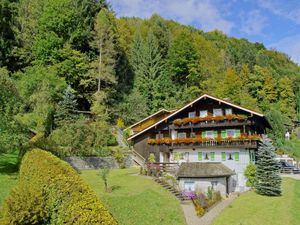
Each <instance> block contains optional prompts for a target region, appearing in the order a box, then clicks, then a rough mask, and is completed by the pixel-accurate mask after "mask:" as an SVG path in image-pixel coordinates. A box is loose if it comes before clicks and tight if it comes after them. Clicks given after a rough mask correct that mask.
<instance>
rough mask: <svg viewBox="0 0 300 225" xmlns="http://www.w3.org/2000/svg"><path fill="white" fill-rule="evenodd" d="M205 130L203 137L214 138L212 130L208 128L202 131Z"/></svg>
mask: <svg viewBox="0 0 300 225" xmlns="http://www.w3.org/2000/svg"><path fill="white" fill-rule="evenodd" d="M204 132H205V137H206V138H214V137H215V133H214V131H213V130H209V131H204Z"/></svg>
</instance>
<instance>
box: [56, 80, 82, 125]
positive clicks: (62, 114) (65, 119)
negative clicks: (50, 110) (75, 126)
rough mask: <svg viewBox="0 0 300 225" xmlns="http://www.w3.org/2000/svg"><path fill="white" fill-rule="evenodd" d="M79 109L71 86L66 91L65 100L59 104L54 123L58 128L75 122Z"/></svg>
mask: <svg viewBox="0 0 300 225" xmlns="http://www.w3.org/2000/svg"><path fill="white" fill-rule="evenodd" d="M76 107H77V102H76V99H75V95H74V94H73V93H72V88H71V87H70V85H69V86H68V87H67V89H66V91H65V95H64V98H63V99H62V100H61V101H60V102H59V103H58V106H57V109H56V113H55V116H54V122H55V124H56V125H57V126H60V125H63V124H66V123H72V122H75V120H76V118H77V116H76V114H75V110H76Z"/></svg>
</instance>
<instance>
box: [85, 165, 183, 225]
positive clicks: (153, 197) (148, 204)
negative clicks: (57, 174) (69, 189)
mask: <svg viewBox="0 0 300 225" xmlns="http://www.w3.org/2000/svg"><path fill="white" fill-rule="evenodd" d="M137 173H138V169H137V168H130V169H116V170H112V171H111V172H110V175H109V179H108V184H109V186H110V187H113V189H114V190H113V191H112V193H105V192H104V185H103V182H102V180H101V178H100V176H99V171H98V170H85V171H82V177H83V178H84V179H85V180H86V181H87V182H88V183H89V184H90V185H91V187H92V188H93V190H94V191H95V192H96V193H97V195H98V196H99V198H100V199H101V200H102V201H103V203H104V204H105V205H106V207H108V208H109V210H110V211H111V213H112V214H113V216H114V217H115V218H116V219H117V220H118V222H119V223H120V224H124V225H125V224H126V225H134V224H136V225H141V224H143V225H147V224H149V225H153V224H160V225H164V224H166V225H176V224H178V225H179V224H180V225H183V224H186V223H185V219H184V216H183V212H182V211H181V207H180V203H179V201H178V200H177V199H176V198H175V197H174V196H173V195H171V194H170V193H169V192H168V191H166V190H164V189H163V188H161V187H160V186H159V185H158V184H156V183H155V182H154V181H153V180H151V179H150V178H149V177H143V176H136V175H135V174H137Z"/></svg>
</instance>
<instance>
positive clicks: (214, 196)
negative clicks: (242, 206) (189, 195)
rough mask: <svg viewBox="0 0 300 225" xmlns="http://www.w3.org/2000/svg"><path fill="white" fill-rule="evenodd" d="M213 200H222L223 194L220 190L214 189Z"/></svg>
mask: <svg viewBox="0 0 300 225" xmlns="http://www.w3.org/2000/svg"><path fill="white" fill-rule="evenodd" d="M212 200H213V202H219V201H221V200H222V196H221V193H220V191H214V192H213V195H212Z"/></svg>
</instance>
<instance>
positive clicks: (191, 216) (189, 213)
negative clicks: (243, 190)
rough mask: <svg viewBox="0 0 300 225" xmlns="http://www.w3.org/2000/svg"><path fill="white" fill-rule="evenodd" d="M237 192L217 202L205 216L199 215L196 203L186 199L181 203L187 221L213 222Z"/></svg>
mask: <svg viewBox="0 0 300 225" xmlns="http://www.w3.org/2000/svg"><path fill="white" fill-rule="evenodd" d="M236 197H237V195H236V194H232V195H230V196H229V197H228V198H226V199H224V200H223V201H222V202H220V203H219V204H217V205H216V206H215V207H213V208H212V209H211V210H209V211H208V212H207V213H205V215H204V216H202V217H198V216H197V215H196V211H195V208H194V205H193V203H192V202H191V201H184V202H182V203H181V207H182V210H183V213H184V216H185V220H186V223H187V224H188V225H209V224H211V223H212V221H213V219H214V218H215V217H217V216H218V215H219V214H220V212H221V211H222V210H223V209H225V208H226V207H227V206H228V205H229V204H230V203H231V202H232V201H233V200H234V199H235V198H236Z"/></svg>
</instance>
